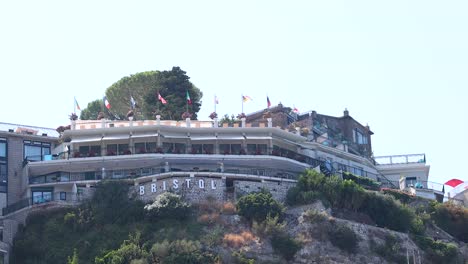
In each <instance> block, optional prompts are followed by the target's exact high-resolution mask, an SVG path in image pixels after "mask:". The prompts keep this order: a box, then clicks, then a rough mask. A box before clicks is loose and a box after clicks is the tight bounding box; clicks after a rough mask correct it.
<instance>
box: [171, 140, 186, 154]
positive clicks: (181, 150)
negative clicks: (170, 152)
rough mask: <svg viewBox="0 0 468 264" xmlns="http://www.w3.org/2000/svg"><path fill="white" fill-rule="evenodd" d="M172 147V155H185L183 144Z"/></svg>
mask: <svg viewBox="0 0 468 264" xmlns="http://www.w3.org/2000/svg"><path fill="white" fill-rule="evenodd" d="M174 145H175V150H174V153H176V154H183V153H185V149H186V147H185V144H183V143H175V144H174Z"/></svg>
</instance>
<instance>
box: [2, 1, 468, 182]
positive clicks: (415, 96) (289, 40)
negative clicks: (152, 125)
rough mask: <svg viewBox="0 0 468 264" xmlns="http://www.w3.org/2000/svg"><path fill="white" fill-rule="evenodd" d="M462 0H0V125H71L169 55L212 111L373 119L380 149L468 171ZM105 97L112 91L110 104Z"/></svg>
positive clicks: (204, 115)
mask: <svg viewBox="0 0 468 264" xmlns="http://www.w3.org/2000/svg"><path fill="white" fill-rule="evenodd" d="M467 13H468V1H466V0H465V1H463V0H460V1H450V0H448V1H427V0H425V1H417V0H412V1H407V0H404V1H375V0H370V1H328V0H327V1H311V0H309V1H271V0H270V1H230V2H227V1H75V2H74V3H72V1H1V2H0V34H1V37H0V87H1V88H0V89H1V90H0V91H1V97H0V98H1V99H2V100H1V102H0V122H10V123H20V124H28V125H36V126H45V127H52V128H55V127H58V126H59V125H64V124H67V122H68V115H69V114H70V112H72V111H73V97H74V96H76V98H77V100H78V102H79V104H80V106H81V107H82V108H84V107H85V106H86V105H87V103H88V102H90V101H93V100H95V99H98V98H102V96H103V95H104V91H105V89H106V88H107V87H109V86H110V85H112V84H113V83H114V82H116V81H118V80H119V79H120V78H122V77H124V76H129V75H131V74H135V73H137V72H142V71H149V70H160V71H162V70H170V69H171V68H172V66H179V67H181V68H182V69H183V70H184V71H186V72H187V75H188V76H190V77H191V81H192V82H193V83H194V84H195V85H196V86H197V87H199V88H200V89H201V90H202V92H203V94H204V96H203V104H202V110H201V111H200V113H199V118H200V119H208V115H209V113H211V112H212V111H213V96H214V94H217V95H218V97H219V101H220V104H219V105H218V109H217V110H218V113H219V114H220V115H223V114H225V113H227V114H231V113H234V114H238V113H240V112H241V101H240V96H241V94H242V93H243V94H245V95H248V96H250V97H252V98H253V101H252V102H249V103H247V104H245V106H244V111H245V112H246V113H249V112H253V111H257V110H260V109H262V108H264V107H266V95H267V94H268V96H269V97H270V100H271V101H272V103H273V104H277V103H279V102H280V101H281V102H282V103H283V104H285V105H287V106H291V107H292V106H296V107H297V108H298V109H299V111H300V112H307V111H310V110H316V111H317V112H318V113H321V114H326V115H333V116H341V115H342V114H343V110H344V109H345V108H348V110H349V111H350V115H351V116H353V117H354V118H355V119H356V120H358V121H359V122H361V123H362V124H364V125H365V124H369V126H370V127H371V129H372V131H373V132H374V133H375V135H374V136H373V138H372V143H373V150H374V154H375V155H376V156H378V155H391V154H412V153H426V155H427V161H428V164H430V165H431V171H430V178H429V180H431V181H435V182H445V181H446V180H448V179H451V178H459V179H462V180H468V173H467V172H466V170H465V169H463V168H464V167H463V164H464V163H465V162H466V158H468V156H467V155H466V150H467V149H468V143H467V139H465V138H464V137H465V136H467V134H468V124H467V122H468V118H467V115H468V103H467V100H468V91H467V88H468V51H467V47H468V16H467V15H466V14H467ZM111 103H112V102H111Z"/></svg>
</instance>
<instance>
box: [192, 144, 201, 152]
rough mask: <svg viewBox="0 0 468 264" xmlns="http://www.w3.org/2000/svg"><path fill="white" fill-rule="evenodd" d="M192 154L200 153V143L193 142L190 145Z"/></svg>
mask: <svg viewBox="0 0 468 264" xmlns="http://www.w3.org/2000/svg"><path fill="white" fill-rule="evenodd" d="M192 154H202V145H201V144H193V145H192Z"/></svg>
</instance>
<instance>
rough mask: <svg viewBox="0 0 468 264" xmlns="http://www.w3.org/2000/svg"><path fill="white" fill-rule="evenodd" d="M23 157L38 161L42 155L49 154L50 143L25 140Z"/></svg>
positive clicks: (41, 158) (42, 157)
mask: <svg viewBox="0 0 468 264" xmlns="http://www.w3.org/2000/svg"><path fill="white" fill-rule="evenodd" d="M23 143H24V152H23V154H24V155H23V158H24V159H27V160H30V161H40V160H43V159H44V155H50V143H45V142H38V141H30V140H25V141H24V142H23Z"/></svg>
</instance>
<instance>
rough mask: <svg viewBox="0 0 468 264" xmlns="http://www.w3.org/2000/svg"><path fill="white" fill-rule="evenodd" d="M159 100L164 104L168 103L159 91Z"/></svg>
mask: <svg viewBox="0 0 468 264" xmlns="http://www.w3.org/2000/svg"><path fill="white" fill-rule="evenodd" d="M158 100H159V101H161V103H162V104H167V101H166V100H164V98H163V97H162V96H161V95H160V94H159V93H158Z"/></svg>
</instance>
